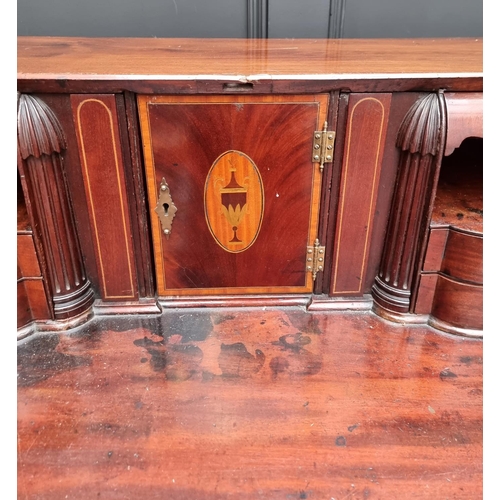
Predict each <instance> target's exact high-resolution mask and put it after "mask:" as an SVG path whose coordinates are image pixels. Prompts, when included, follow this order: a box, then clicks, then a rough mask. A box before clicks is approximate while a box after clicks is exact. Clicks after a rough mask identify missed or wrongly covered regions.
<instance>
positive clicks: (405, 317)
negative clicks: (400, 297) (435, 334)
mask: <svg viewBox="0 0 500 500" xmlns="http://www.w3.org/2000/svg"><path fill="white" fill-rule="evenodd" d="M372 311H373V312H374V313H375V314H376V315H377V316H380V317H381V318H383V319H385V320H387V321H392V322H393V323H401V324H406V325H425V324H426V323H427V321H428V319H429V315H428V314H414V313H408V312H394V311H388V310H387V309H385V308H384V307H382V306H380V305H379V304H377V302H376V301H374V302H373V309H372Z"/></svg>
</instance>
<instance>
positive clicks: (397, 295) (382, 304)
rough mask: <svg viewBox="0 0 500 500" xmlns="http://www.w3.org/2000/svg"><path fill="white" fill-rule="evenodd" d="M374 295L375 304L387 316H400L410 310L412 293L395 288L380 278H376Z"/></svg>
mask: <svg viewBox="0 0 500 500" xmlns="http://www.w3.org/2000/svg"><path fill="white" fill-rule="evenodd" d="M372 295H373V301H374V304H376V305H377V307H378V308H380V309H381V310H382V309H383V310H385V311H386V314H391V313H394V314H395V315H399V314H405V313H408V312H409V310H410V297H411V292H410V291H409V290H401V289H399V288H394V287H392V286H390V285H388V284H387V283H385V282H384V281H382V280H381V279H380V277H379V276H376V277H375V283H374V285H373V288H372Z"/></svg>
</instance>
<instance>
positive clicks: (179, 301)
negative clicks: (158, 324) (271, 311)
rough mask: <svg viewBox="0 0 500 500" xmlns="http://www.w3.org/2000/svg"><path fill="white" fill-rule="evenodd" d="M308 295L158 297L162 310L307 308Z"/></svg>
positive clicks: (309, 298) (309, 299) (309, 297)
mask: <svg viewBox="0 0 500 500" xmlns="http://www.w3.org/2000/svg"><path fill="white" fill-rule="evenodd" d="M310 301H311V296H310V295H301V294H297V295H192V296H189V297H187V296H186V297H160V298H158V302H159V303H160V306H161V307H162V308H163V309H171V308H183V307H186V308H188V307H193V308H199V307H281V306H302V307H307V306H308V304H309V302H310Z"/></svg>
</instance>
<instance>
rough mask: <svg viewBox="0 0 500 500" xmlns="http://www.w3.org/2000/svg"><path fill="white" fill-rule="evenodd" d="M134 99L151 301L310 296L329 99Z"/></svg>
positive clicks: (258, 97) (216, 97)
mask: <svg viewBox="0 0 500 500" xmlns="http://www.w3.org/2000/svg"><path fill="white" fill-rule="evenodd" d="M138 99H139V113H140V121H141V131H142V137H143V144H144V154H145V163H146V175H147V187H148V198H149V206H150V213H151V225H152V232H153V244H154V255H155V267H156V276H157V285H158V293H159V295H160V296H161V295H190V294H191V295H192V294H211V293H212V294H220V293H308V292H312V284H313V281H312V275H311V274H310V273H306V257H307V256H306V253H307V246H311V245H313V244H314V240H315V238H316V234H317V226H318V211H319V195H320V185H321V174H320V172H319V166H318V164H317V163H313V162H312V147H313V135H314V131H315V130H319V129H321V128H322V126H323V123H324V121H325V119H326V115H327V108H328V95H326V94H325V95H323V94H322V95H315V96H311V95H310V96H250V95H246V96H234V95H233V96H146V95H143V96H138ZM163 179H164V181H165V182H166V184H167V185H168V190H169V192H170V195H171V201H172V202H173V204H174V205H175V208H176V212H175V216H174V217H173V219H172V221H171V233H170V235H169V236H168V238H167V236H165V234H163V232H162V225H161V222H160V219H159V216H158V214H157V212H155V208H156V206H157V203H158V199H159V195H160V192H161V185H162V181H163ZM168 205H169V204H168V203H166V204H165V203H163V204H162V203H160V204H159V208H158V210H160V212H159V213H161V212H162V206H163V208H164V209H165V213H168V210H172V209H173V207H172V206H168Z"/></svg>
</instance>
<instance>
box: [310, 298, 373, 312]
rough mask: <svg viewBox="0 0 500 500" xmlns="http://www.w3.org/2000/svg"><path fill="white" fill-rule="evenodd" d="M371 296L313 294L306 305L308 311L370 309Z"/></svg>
mask: <svg viewBox="0 0 500 500" xmlns="http://www.w3.org/2000/svg"><path fill="white" fill-rule="evenodd" d="M372 307H373V298H372V296H371V295H368V294H366V295H363V296H362V297H330V296H328V295H319V296H316V295H315V296H313V297H312V299H311V302H310V303H309V305H308V306H307V310H308V311H312V312H314V311H371V310H372Z"/></svg>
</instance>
